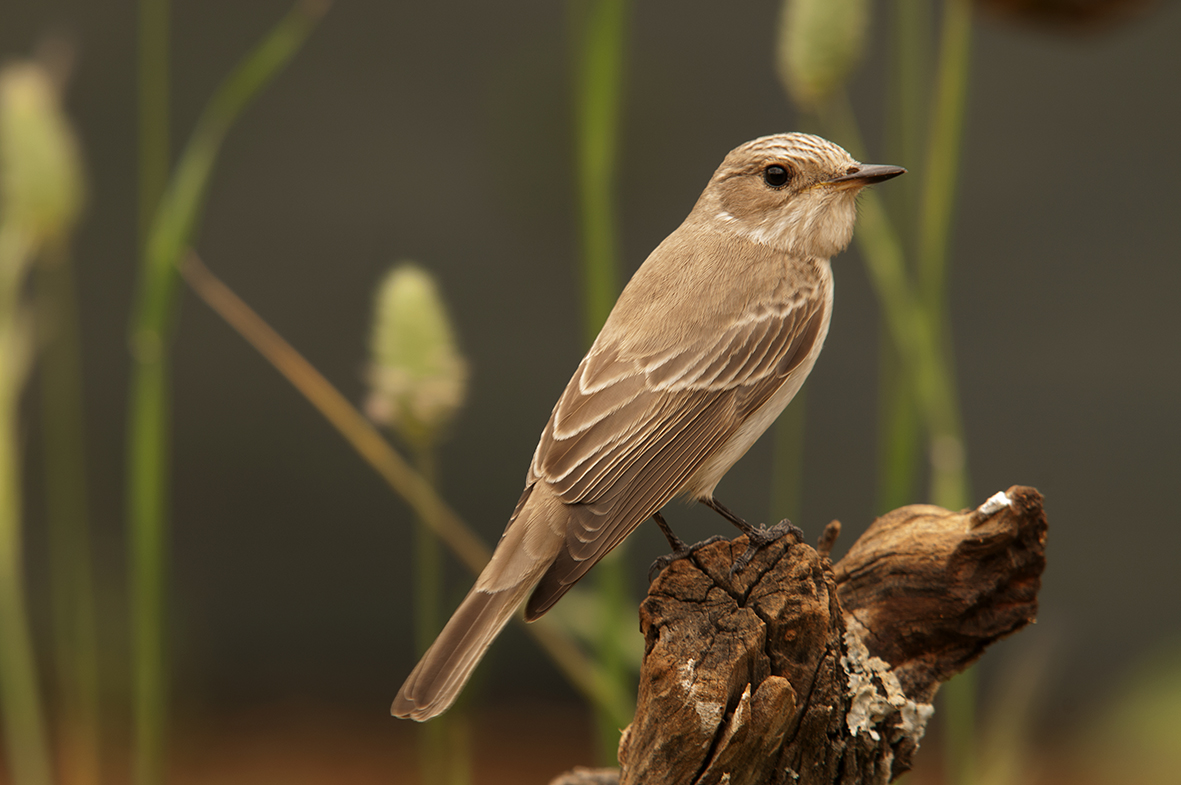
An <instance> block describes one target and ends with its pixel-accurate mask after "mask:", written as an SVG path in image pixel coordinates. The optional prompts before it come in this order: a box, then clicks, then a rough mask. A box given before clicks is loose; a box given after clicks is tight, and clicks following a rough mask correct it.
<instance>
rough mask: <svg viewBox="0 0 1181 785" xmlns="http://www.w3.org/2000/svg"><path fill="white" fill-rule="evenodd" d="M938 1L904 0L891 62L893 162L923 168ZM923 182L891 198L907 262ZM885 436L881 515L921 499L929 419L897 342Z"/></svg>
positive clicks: (886, 358)
mask: <svg viewBox="0 0 1181 785" xmlns="http://www.w3.org/2000/svg"><path fill="white" fill-rule="evenodd" d="M930 4H931V0H898V2H896V3H894V4H893V5H892V11H893V15H892V18H891V25H892V33H893V41H894V46H893V50H892V52H891V62H890V72H891V79H890V85H889V90H890V102H889V106H890V108H891V111H890V112H889V114H888V116H887V145H886V148H887V151H888V152H887V155H886V160H887V161H889V162H891V163H895V164H901V165H903V166H908V167H911V168H912V169H913V168H914V167H916V166H917V165H918V164H919V162H920V161H921V160H922V159H923V143H924V140H925V130H926V127H925V122H924V121H925V118H926V116H927V105H928V94H929V92H930V84H929V83H930V76H929V74H930V61H931V36H930V34H931V30H930V26H931V18H930V17H931V5H930ZM922 183H923V180H922V178H921V177H915V176H907V177H902V178H899V179H898V180H896V181H895V182H893V183H891V184H890V187H889V188H888V189H886V192H885V199H886V204H887V207H891V208H893V209H892V210H891V217H892V219H893V224H894V226H895V227H897V230H898V233H899V239H900V242H901V243H902V246H903V248H904V249H906V252H907V256H908V257H909V258H912V259H913V258H914V246H915V233H916V224H917V220H916V218H915V216H916V215H917V212H918V206H919V194H920V186H921V185H922ZM879 351H880V354H879V356H880V358H881V360H880V363H879V367H880V371H879V373H880V376H879V391H880V392H879V413H880V416H879V420H878V421H879V430H878V445H879V448H878V467H879V468H878V509H877V511H878V512H885V511H887V510H893V509H896V508H898V507H901V506H902V505H904V504H907V503H909V502H911V501H912V500H913V498H914V497H913V493H914V489H915V485H916V483H917V474H918V468H919V460H920V456H921V445H922V437H923V433H922V419H921V417H920V415H919V412H918V410H917V408H916V403H915V399H914V395H913V394H912V391H911V388H910V383H909V381H908V379H907V375H906V373H905V372H904V371H903V370H902V369H901V368H900V367H899V364H900V357H899V355H898V351H897V349H895V347H894V344H893V341H892V340H891V339H890V338H889V337H887V336H883V338H882V341H881V348H880V350H879Z"/></svg>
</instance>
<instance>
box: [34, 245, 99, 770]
mask: <svg viewBox="0 0 1181 785" xmlns="http://www.w3.org/2000/svg"><path fill="white" fill-rule="evenodd" d="M43 256H44V258H42V259H41V263H40V264H38V265H37V267H36V283H37V298H38V303H37V315H38V318H39V319H40V320H42V321H43V322H44V323H45V324H46V325H47V326H48V330H47V332H48V335H44V336H42V339H41V344H42V350H41V356H40V362H39V370H40V377H41V384H40V386H41V430H42V434H43V438H44V445H45V447H44V463H45V503H46V519H47V524H48V530H49V561H50V571H49V572H50V589H51V594H52V598H53V627H54V642H55V646H54V648H55V654H56V656H55V664H56V667H57V683H58V689H59V692H60V696H61V697H60V699H59V704H60V708H59V710H58V714H59V716H58V719H57V727H58V729H59V730H58V746H59V749H60V755H59V760H60V761H61V766H62V770H61V781H62V782H63V783H66V784H67V785H95V784H96V783H98V782H99V781H100V779H101V757H100V751H101V731H100V727H101V726H100V709H99V673H98V616H97V611H96V609H95V601H94V595H95V580H94V574H93V572H94V570H93V560H92V559H93V557H92V553H91V536H90V524H89V521H88V517H87V512H86V511H87V500H86V497H87V493H86V465H85V454H86V451H85V426H84V421H85V420H84V415H83V405H82V346H81V337H80V328H79V325H78V302H77V293H76V292H75V288H74V279H73V270H72V267H71V265H70V262H69V259H68V258H67V254H66V253H65V249H64V248H62V247H60V246H58V247H54V248H50V249H47V250H46V252H45V253H44V254H43Z"/></svg>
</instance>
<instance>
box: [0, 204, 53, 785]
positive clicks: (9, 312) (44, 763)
mask: <svg viewBox="0 0 1181 785" xmlns="http://www.w3.org/2000/svg"><path fill="white" fill-rule="evenodd" d="M20 234H21V233H20V232H18V231H16V230H14V229H10V228H8V227H5V226H0V717H2V718H3V720H4V722H3V725H4V746H5V754H6V757H7V761H8V769H9V772H10V773H11V777H12V783H13V785H51V784H52V782H53V765H52V761H51V757H50V749H49V737H48V734H47V733H46V729H45V727H46V726H45V712H44V709H43V707H42V705H41V685H40V680H39V678H38V675H37V660H36V655H35V652H34V649H33V637H32V633H31V631H30V628H29V618H28V614H27V611H26V604H25V576H24V567H23V558H24V554H23V548H22V537H21V512H22V510H21V504H22V502H21V462H20V444H21V439H20V432H19V414H20V412H19V407H20V393H21V389H22V388H23V386H24V382H25V378H26V376H27V373H28V361H29V352H30V346H31V342H32V341H31V339H32V336H31V335H30V334H29V330H28V324H27V318H26V317H27V314H24V313H22V310H21V307H20V286H21V283H22V280H21V279H22V278H23V271H24V270H25V269H26V268H27V259H28V255H29V254H30V253H31V249H30V248H29V246H28V245H27V243H25V242H23V241H22V239H21V237H20Z"/></svg>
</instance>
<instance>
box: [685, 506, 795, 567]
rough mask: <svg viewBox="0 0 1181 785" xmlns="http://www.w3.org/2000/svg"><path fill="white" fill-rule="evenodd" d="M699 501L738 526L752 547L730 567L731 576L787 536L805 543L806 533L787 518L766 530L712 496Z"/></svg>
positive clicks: (748, 547)
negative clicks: (762, 550)
mask: <svg viewBox="0 0 1181 785" xmlns="http://www.w3.org/2000/svg"><path fill="white" fill-rule="evenodd" d="M699 501H700V502H701V503H702V504H704V505H705V506H706V507H709V508H710V509H711V510H713V511H714V512H716V513H717V514H718V515H721V516H722V517H723V518H725V519H726V520H728V521H729V522H730V523H732V524H734V525H735V526H737V527H738V530H739V531H741V532H742V533H743V534H745V535H746V539H747V541H748V542H749V543H750V545H748V546H747V549H746V550H745V551H743V553H742V555H741V556H739V557H738V558H737V559H735V560H734V564H733V566H731V567H730V574H731V575H733V574H734V573H736V572H741V571H742V568H743V567H745V566H746V565H748V564H750V561H751V559H753V558H754V557H755V554H756V553H758V552H759V549H760V548H762V547H764V546H766V545H770V544H771V543H773V542H775V541H776V540H778V539H779V538H780V537H782V536H783V535H785V534H791V535H792V536H794V537H795V538H796V540H797V541H798V542H803V541H804V532H802V531H801V530H800V528H799V527H798V526H795V525H793V524H792V522H791V521H789V520H787V519H786V518H784V519H783V520H782V521H780V522H779V523H777V524H775V525H774V526H772V527H771V528H770V529H767V528H764V527H762V526H759V527H757V528H756V527H754V526H751V525H750V524H749V523H747V522H746V521H744V520H743V519H742V518H739V517H738V516H737V515H735V514H734V513H733V512H731V511H730V509H729V508H727V507H726V506H725V505H724V504H722V503H721V502H720V501H718V500H717V499H715V498H713V497H712V496H710V497H709V498H707V499H699Z"/></svg>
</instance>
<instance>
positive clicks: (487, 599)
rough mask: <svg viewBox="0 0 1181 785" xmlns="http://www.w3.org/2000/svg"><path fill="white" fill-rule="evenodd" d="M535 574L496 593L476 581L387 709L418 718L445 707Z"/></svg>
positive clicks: (527, 588)
mask: <svg viewBox="0 0 1181 785" xmlns="http://www.w3.org/2000/svg"><path fill="white" fill-rule="evenodd" d="M540 577H541V576H540V575H538V574H531V575H528V576H525V577H523V579H522V580H521V581H520V582H519V583H517V584H515V585H512V586H509V587H507V588H505V589H503V590H501V591H497V592H488V591H482V590H481V589H480V588H479V583H477V585H476V587H474V588H473V589H472V590H471V591H470V592H468V595H467V597H465V598H464V600H463V602H462V603H460V606H459V608H458V609H457V610H456V611H455V613H454V614H453V615H452V616H451V619H450V621H448V622H447V625H446V626H445V627H444V628H443V631H442V632H441V633H439V637H438V638H436V639H435V642H434V643H432V644H431V647H430V648H429V649H427V652H426V654H424V655H423V656H422V659H421V660H420V661H419V663H418V665H417V666H415V668H414V670H413V671H412V672H411V673H410V676H408V677H407V678H406V683H405V684H403V685H402V689H400V690H398V697H396V698H394V705H393V706H392V707H391V708H390V713H391V714H393V715H394V716H395V717H409V718H410V719H412V720H418V721H419V722H422V721H424V720H429V719H430V718H431V717H434V716H435V715H437V714H442V713H443V712H444V711H446V710H447V708H448V707H449V706H450V705H451V704H452V703H454V702H455V698H456V696H458V695H459V691H460V690H461V689H463V685H464V684H466V683H467V680H468V678H469V677H470V676H471V675H472V671H473V670H474V669H475V667H476V665H477V664H478V663H479V662H480V660H481V658H483V656H484V652H485V651H487V650H488V647H489V646H490V645H491V644H492V641H493V640H494V639H495V638H496V636H497V635H498V634H499V633H500V631H501V629H503V628H504V625H505V624H507V623H508V620H509V619H510V618H511V617H512V615H513V612H514V611H515V610H516V609H517V606H519V605H520V604H521V602H522V601H523V600H524V599H525V597H526V596H527V595H528V594H529V592H531V591H533V587H534V586H535V585H536V584H537V581H538V579H539V578H540Z"/></svg>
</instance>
